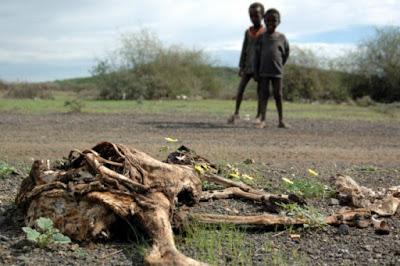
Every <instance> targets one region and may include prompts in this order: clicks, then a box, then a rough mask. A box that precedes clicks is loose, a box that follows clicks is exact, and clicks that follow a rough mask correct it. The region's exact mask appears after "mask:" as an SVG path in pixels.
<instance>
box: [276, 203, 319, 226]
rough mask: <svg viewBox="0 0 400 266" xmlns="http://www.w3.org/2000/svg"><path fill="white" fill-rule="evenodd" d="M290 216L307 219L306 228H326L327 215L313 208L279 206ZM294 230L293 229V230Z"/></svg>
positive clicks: (291, 205)
mask: <svg viewBox="0 0 400 266" xmlns="http://www.w3.org/2000/svg"><path fill="white" fill-rule="evenodd" d="M278 205H279V206H280V207H282V209H283V211H284V212H285V213H286V215H288V216H293V217H296V218H300V219H305V220H306V221H307V224H305V225H304V227H305V228H320V227H324V226H326V223H325V215H324V214H323V213H321V212H320V211H319V210H318V209H317V208H315V207H312V206H299V205H298V204H297V203H289V204H278ZM291 229H292V228H291Z"/></svg>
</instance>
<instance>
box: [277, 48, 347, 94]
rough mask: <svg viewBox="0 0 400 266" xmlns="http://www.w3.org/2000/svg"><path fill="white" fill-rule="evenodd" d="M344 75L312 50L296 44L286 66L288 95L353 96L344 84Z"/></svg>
mask: <svg viewBox="0 0 400 266" xmlns="http://www.w3.org/2000/svg"><path fill="white" fill-rule="evenodd" d="M344 75H345V74H344V73H343V72H341V71H338V70H335V69H334V68H333V67H332V66H330V62H329V61H328V62H324V60H323V59H322V58H319V57H317V56H316V55H315V54H314V53H313V52H312V51H311V50H307V49H300V48H297V47H294V49H293V53H292V55H291V58H290V61H289V63H288V65H287V66H286V67H285V76H284V98H285V99H286V100H289V101H298V100H308V101H315V100H333V101H336V102H342V101H346V100H347V99H348V98H349V97H350V96H349V91H348V89H347V87H346V86H345V85H344Z"/></svg>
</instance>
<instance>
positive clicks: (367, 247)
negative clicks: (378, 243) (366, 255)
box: [363, 245, 372, 252]
mask: <svg viewBox="0 0 400 266" xmlns="http://www.w3.org/2000/svg"><path fill="white" fill-rule="evenodd" d="M363 248H364V249H365V250H366V251H369V252H371V251H372V247H371V246H370V245H365V246H363Z"/></svg>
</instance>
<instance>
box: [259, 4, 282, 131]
mask: <svg viewBox="0 0 400 266" xmlns="http://www.w3.org/2000/svg"><path fill="white" fill-rule="evenodd" d="M264 22H265V26H266V28H267V29H266V33H265V34H263V35H262V36H261V37H260V38H259V39H258V40H257V44H256V51H255V57H254V78H255V80H258V82H259V84H260V98H261V100H260V102H261V103H260V109H261V110H260V111H261V121H260V122H259V123H258V124H257V127H258V128H264V127H266V123H265V116H266V112H267V104H268V98H269V83H270V82H271V83H272V88H273V92H274V98H275V103H276V108H277V110H278V115H279V124H278V127H280V128H286V127H287V125H286V124H285V123H284V122H283V114H282V94H283V92H282V77H283V66H284V65H285V64H286V61H287V60H288V58H289V42H288V40H287V39H286V37H285V35H283V34H282V33H279V32H277V31H275V30H276V28H277V27H278V25H279V23H280V22H281V15H280V13H279V11H278V10H276V9H269V10H267V12H266V13H265V16H264Z"/></svg>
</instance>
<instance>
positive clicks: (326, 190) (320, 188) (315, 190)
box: [283, 178, 334, 199]
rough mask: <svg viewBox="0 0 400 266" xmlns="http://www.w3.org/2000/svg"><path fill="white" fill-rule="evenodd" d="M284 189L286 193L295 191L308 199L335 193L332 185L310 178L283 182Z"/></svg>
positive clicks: (323, 197) (294, 192)
mask: <svg viewBox="0 0 400 266" xmlns="http://www.w3.org/2000/svg"><path fill="white" fill-rule="evenodd" d="M283 189H284V190H285V191H286V193H293V194H296V195H299V196H302V197H304V198H308V199H315V198H322V199H325V198H327V197H331V196H332V195H333V193H334V190H333V189H332V188H331V187H329V186H327V185H324V184H323V183H321V182H319V181H317V180H313V179H310V178H296V179H294V180H292V181H291V180H289V181H287V182H283Z"/></svg>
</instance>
